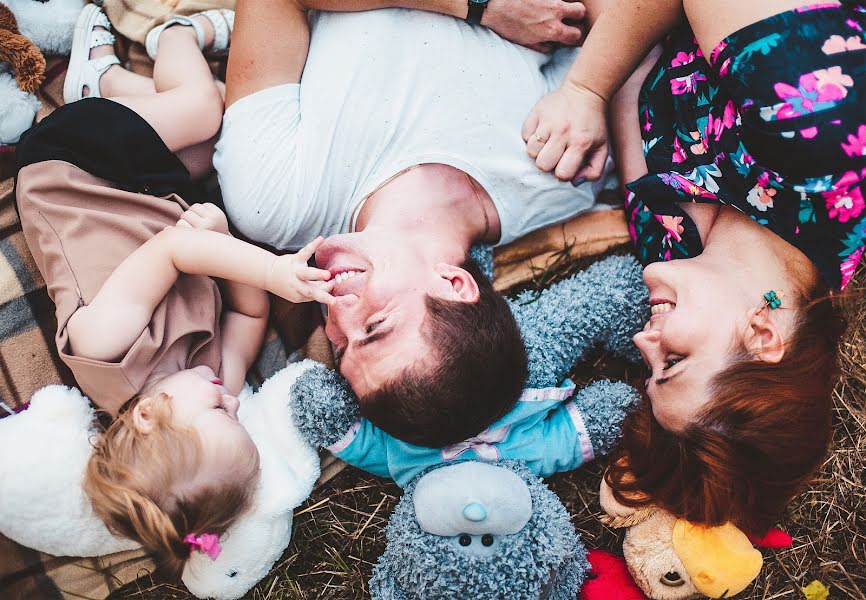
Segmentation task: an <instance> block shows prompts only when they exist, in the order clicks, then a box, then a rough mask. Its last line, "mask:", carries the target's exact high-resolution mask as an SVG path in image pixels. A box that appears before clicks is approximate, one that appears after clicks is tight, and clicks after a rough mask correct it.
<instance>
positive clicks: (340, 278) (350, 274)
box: [334, 271, 363, 283]
mask: <svg viewBox="0 0 866 600" xmlns="http://www.w3.org/2000/svg"><path fill="white" fill-rule="evenodd" d="M358 273H363V271H346V272H345V273H337V276H336V277H334V283H343V282H344V281H346V280H347V279H351V278H352V277H354V276H355V275H357V274H358Z"/></svg>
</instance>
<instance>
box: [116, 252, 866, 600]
mask: <svg viewBox="0 0 866 600" xmlns="http://www.w3.org/2000/svg"><path fill="white" fill-rule="evenodd" d="M575 268H576V267H575V265H573V264H570V263H569V264H565V261H563V264H561V265H559V266H558V267H557V268H556V270H555V274H554V273H551V272H547V273H544V274H540V275H539V283H542V282H543V283H550V282H551V281H552V280H553V279H554V277H552V275H555V278H559V277H562V276H563V275H564V274H566V273H568V272H570V271H573V270H574V269H575ZM864 296H866V268H861V270H860V272H859V273H858V276H857V278H856V280H855V282H854V283H852V284H851V286H849V293H848V296H847V302H846V305H847V312H848V314H849V319H850V323H851V327H850V330H849V334H848V336H847V338H846V340H845V341H844V343H843V348H842V351H843V352H842V360H841V367H842V370H843V375H844V376H843V379H842V381H841V382H840V384H839V385H838V386H837V388H836V391H835V393H834V411H835V433H834V440H833V448H832V451H831V452H830V454H829V456H828V457H827V460H826V462H825V463H824V465H823V467H822V469H821V472H820V474H819V475H818V476H817V477H816V479H815V481H814V482H813V484H812V486H811V488H810V489H809V490H808V491H806V492H805V493H804V494H802V495H801V496H800V497H799V498H797V499H796V500H795V501H794V502H793V503H792V505H791V509H790V514H789V515H788V517H787V518H786V519H785V520H784V522H782V523H781V524H780V525H781V526H782V528H784V529H785V530H786V531H787V532H788V533H790V534H791V535H792V536H793V537H794V545H793V547H792V548H789V549H786V550H781V551H765V552H764V555H765V566H764V569H763V571H762V573H761V575H760V576H759V577H758V579H757V580H756V581H755V583H754V584H753V585H752V586H751V587H750V588H749V590H747V591H746V592H744V593H743V594H742V595H741V596H740V598H743V599H748V600H757V599H763V600H771V599H776V598H780V599H797V598H803V594H802V592H801V591H800V589H799V588H800V587H801V586H805V585H807V584H808V583H809V582H811V581H812V580H813V579H818V580H820V581H822V582H823V583H824V584H825V585H827V586H828V587H830V588H831V593H830V597H831V598H833V599H841V598H854V599H857V600H866V302H864ZM574 375H575V379H576V380H577V381H578V383H581V382H585V381H587V380H588V379H589V378H590V377H596V378H597V377H599V376H610V377H614V378H621V379H626V380H628V379H631V378H633V377H637V376H639V373H636V372H628V371H626V370H624V368H623V366H622V365H621V364H617V363H616V362H614V361H611V360H608V358H607V357H605V356H603V355H599V356H596V357H595V358H594V360H591V361H590V362H589V364H588V365H587V366H585V367H583V368H581V369H579V370H578V371H576V372H575V373H574ZM602 468H603V465H602V464H593V465H590V466H588V467H585V468H582V469H580V470H578V471H574V472H571V473H565V474H561V475H557V476H554V477H552V478H550V480H549V482H550V485H551V487H552V488H553V489H554V490H555V491H556V492H557V493H558V494H559V496H560V498H562V499H563V502H564V503H565V505H566V507H567V508H568V510H569V511H570V512H571V514H572V515H573V520H574V524H575V527H577V529H578V530H579V531H580V533H581V535H582V537H583V541H584V543H585V544H586V545H587V547H590V548H602V549H606V550H609V551H612V552H614V553H619V552H620V545H621V538H620V534H619V533H618V532H616V531H613V530H611V529H609V528H607V527H605V526H604V525H602V524H601V523H600V522H599V521H598V518H597V517H598V514H599V506H598V493H597V490H598V483H599V480H600V478H601V473H602ZM399 495H400V490H399V489H398V488H397V487H396V486H395V485H394V484H393V483H392V482H390V481H385V480H383V479H380V478H377V477H373V476H371V475H368V474H366V473H362V472H360V471H358V470H356V469H352V468H349V469H346V470H345V471H343V472H342V473H341V474H340V475H338V476H337V477H336V478H335V479H333V480H332V481H331V482H329V483H328V484H327V485H325V486H324V487H323V488H321V489H318V490H316V492H315V493H314V494H313V495H312V496H311V497H310V499H309V500H308V501H307V502H306V503H305V504H304V505H303V506H302V507H301V509H300V510H299V512H298V514H297V517H296V520H295V527H296V531H295V534H294V537H293V541H292V544H291V546H290V547H289V548H288V549H287V550H286V552H285V554H284V555H283V557H282V559H281V560H280V561H279V563H278V564H277V565H276V566H275V567H274V569H273V570H272V571H271V573H270V575H269V576H268V577H267V578H265V579H264V580H263V581H261V582H260V583H259V585H257V586H256V588H255V589H254V590H252V591H251V592H250V594H249V595H248V598H254V599H262V600H264V599H268V600H278V599H283V600H288V599H304V600H307V599H312V598H329V599H340V600H358V599H362V598H366V597H368V592H367V580H368V579H369V577H370V573H371V569H372V566H373V564H374V563H375V561H376V559H377V557H378V556H379V555H380V554H381V553H382V550H383V548H384V527H385V524H386V522H387V520H388V516H389V515H390V513H391V510H392V509H393V507H394V505H395V503H396V501H397V499H398V497H399ZM113 598H115V599H120V598H141V599H160V600H162V599H168V598H184V599H186V598H192V596H191V595H190V594H189V593H187V592H186V591H185V590H183V589H181V588H180V587H176V586H169V585H155V584H154V583H153V582H151V581H149V580H139V581H138V582H136V583H133V584H131V585H128V586H126V587H125V588H124V589H123V590H121V591H120V592H118V593H116V594H114V596H113Z"/></svg>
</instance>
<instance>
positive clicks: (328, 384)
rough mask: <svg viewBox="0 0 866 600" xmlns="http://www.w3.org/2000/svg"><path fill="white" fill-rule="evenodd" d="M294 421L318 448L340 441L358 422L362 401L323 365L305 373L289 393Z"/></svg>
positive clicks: (337, 374) (346, 384) (302, 433)
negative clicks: (359, 401) (360, 402)
mask: <svg viewBox="0 0 866 600" xmlns="http://www.w3.org/2000/svg"><path fill="white" fill-rule="evenodd" d="M289 402H290V404H291V407H292V418H293V420H294V422H295V425H296V426H297V427H298V429H299V430H300V432H301V435H302V436H303V437H304V438H305V439H306V440H307V441H308V442H309V443H310V444H312V445H313V446H314V447H316V448H325V447H327V446H331V445H333V444H335V443H336V442H337V441H339V440H340V439H341V438H342V437H343V436H344V435H345V434H346V433H347V432H348V431H349V430H350V429H351V428H352V426H353V425H355V423H356V422H357V421H358V417H359V412H358V401H357V399H356V398H355V394H354V393H353V392H352V389H351V388H350V387H349V384H348V383H347V382H346V380H345V379H343V377H342V376H340V374H339V373H337V372H336V371H332V370H331V369H327V368H325V367H324V366H322V365H319V366H316V367H313V368H311V369H309V370H307V371H305V372H304V373H302V374H301V375H300V376H299V377H298V379H297V380H296V381H295V383H294V384H293V385H292V389H291V392H290V394H289Z"/></svg>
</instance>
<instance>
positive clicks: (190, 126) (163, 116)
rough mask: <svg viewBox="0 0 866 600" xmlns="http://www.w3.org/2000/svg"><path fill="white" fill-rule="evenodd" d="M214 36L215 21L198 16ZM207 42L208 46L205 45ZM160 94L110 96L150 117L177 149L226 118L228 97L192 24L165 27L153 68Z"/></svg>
mask: <svg viewBox="0 0 866 600" xmlns="http://www.w3.org/2000/svg"><path fill="white" fill-rule="evenodd" d="M196 18H198V19H200V20H201V24H202V26H203V27H204V29H205V31H206V32H207V35H206V39H205V42H206V44H208V43H210V42H211V41H212V40H213V27H212V25H211V24H210V21H208V20H207V19H206V18H204V17H196ZM205 47H207V46H205ZM153 84H154V88H155V90H156V94H153V95H150V96H135V95H122V96H115V97H112V98H111V100H114V101H115V102H119V103H120V104H123V105H124V106H127V107H129V108H130V109H132V110H134V111H135V112H136V113H138V114H139V116H141V117H142V118H143V119H144V120H146V121H147V122H148V123H149V124H150V125H151V127H153V128H154V129H155V130H156V132H157V133H158V134H159V136H160V137H161V138H162V140H163V142H165V145H166V146H168V148H169V149H170V150H171V151H172V152H177V151H178V150H182V149H184V148H189V147H191V146H195V145H197V144H200V143H202V142H205V141H207V140H210V139H211V138H213V137H214V136H215V135H216V133H217V131H219V127H220V123H221V122H222V113H223V99H222V95H221V94H220V90H219V88H218V87H217V85H216V83H215V82H214V80H213V76H212V74H211V72H210V68H209V67H208V64H207V61H206V60H205V58H204V56H203V55H202V52H201V50H199V47H198V42H197V40H196V37H195V32H194V30H193V29H192V28H191V27H185V26H178V25H176V26H173V27H169V28H167V29H166V30H164V31H163V32H162V35H160V38H159V51H158V53H157V56H156V64H155V65H154V71H153Z"/></svg>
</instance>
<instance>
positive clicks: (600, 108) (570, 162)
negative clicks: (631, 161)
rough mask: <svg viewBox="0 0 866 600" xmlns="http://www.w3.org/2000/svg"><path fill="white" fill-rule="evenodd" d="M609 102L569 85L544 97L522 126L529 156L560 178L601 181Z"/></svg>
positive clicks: (605, 151)
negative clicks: (599, 179)
mask: <svg viewBox="0 0 866 600" xmlns="http://www.w3.org/2000/svg"><path fill="white" fill-rule="evenodd" d="M606 111H607V102H605V100H604V99H603V98H601V96H599V95H597V94H596V93H594V92H592V91H590V90H588V89H586V88H582V87H578V86H574V85H571V84H570V83H568V82H566V83H564V84H563V85H562V87H561V88H560V89H558V90H555V91H553V92H550V93H549V94H548V95H546V96H544V97H543V98H542V99H541V100H539V101H538V103H537V104H536V105H535V107H534V108H533V109H532V112H530V113H529V117H527V119H526V122H525V123H524V124H523V131H522V135H523V139H524V140H525V141H526V152H527V153H528V154H529V156H531V157H532V158H534V159H535V164H536V165H537V166H538V168H539V169H541V170H542V171H547V172H550V171H553V173H554V175H556V177H557V178H559V179H561V180H563V181H570V180H573V179H575V177H577V178H582V179H598V178H599V177H601V173H602V170H603V169H604V163H605V160H606V159H607V118H606Z"/></svg>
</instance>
